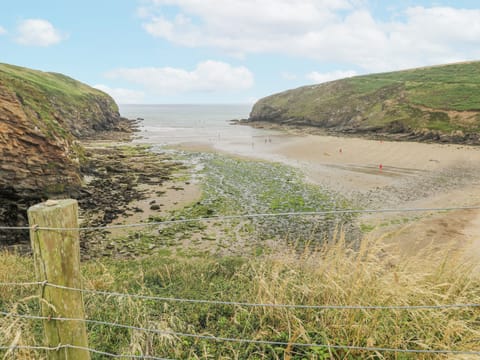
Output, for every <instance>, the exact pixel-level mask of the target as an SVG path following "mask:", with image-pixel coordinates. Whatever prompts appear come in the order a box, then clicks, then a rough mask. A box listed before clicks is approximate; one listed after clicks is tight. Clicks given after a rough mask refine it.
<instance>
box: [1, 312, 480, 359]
mask: <svg viewBox="0 0 480 360" xmlns="http://www.w3.org/2000/svg"><path fill="white" fill-rule="evenodd" d="M0 315H3V316H7V315H8V316H12V317H17V318H21V319H30V320H48V321H52V320H53V321H74V322H85V323H87V324H93V325H105V326H112V327H116V328H121V329H127V330H136V331H142V332H149V333H153V334H158V335H170V336H176V337H181V338H182V337H183V338H194V339H202V340H211V341H216V342H234V343H243V344H256V345H271V346H285V347H287V346H290V347H292V346H295V347H310V348H311V347H317V348H318V347H320V348H325V349H328V350H330V349H334V350H360V351H379V352H393V353H411V354H453V355H480V351H462V350H448V349H445V350H444V349H394V348H383V347H368V346H354V345H332V344H318V343H299V342H284V341H270V340H255V339H242V338H232V337H221V336H213V335H201V334H190V333H183V332H176V331H170V330H160V329H153V328H145V327H140V326H133V325H126V324H119V323H115V322H108V321H100V320H92V319H73V318H64V317H47V316H35V315H20V314H12V313H7V312H4V311H0ZM65 346H71V345H65ZM53 349H55V350H57V348H53ZM53 349H52V350H53ZM84 349H85V350H86V349H87V348H84ZM105 354H106V353H105ZM128 356H130V357H131V356H132V355H128ZM118 357H122V355H118Z"/></svg>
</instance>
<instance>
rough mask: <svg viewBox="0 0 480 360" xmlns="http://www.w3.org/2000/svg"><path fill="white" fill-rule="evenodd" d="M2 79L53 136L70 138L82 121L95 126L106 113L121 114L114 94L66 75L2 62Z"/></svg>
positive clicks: (41, 125) (32, 116) (30, 113)
mask: <svg viewBox="0 0 480 360" xmlns="http://www.w3.org/2000/svg"><path fill="white" fill-rule="evenodd" d="M0 81H1V83H2V85H3V86H6V87H7V88H8V89H9V90H10V91H11V92H12V93H13V94H15V95H16V96H17V98H18V99H19V100H20V102H21V103H22V106H23V108H24V111H25V112H26V114H27V116H28V117H29V119H30V120H31V121H32V122H33V123H34V124H35V126H37V127H38V128H39V129H40V130H42V131H43V132H44V133H45V134H47V135H48V136H49V137H51V138H54V137H60V138H70V137H71V135H70V132H71V131H72V129H74V128H75V126H78V125H79V123H83V122H86V121H89V122H90V125H91V126H95V124H96V123H97V122H101V121H102V120H101V119H100V118H101V117H103V116H105V114H107V113H111V114H115V113H118V107H117V105H116V104H115V102H114V101H113V100H112V99H111V98H110V96H108V95H107V94H105V93H104V92H102V91H100V90H97V89H94V88H92V87H90V86H88V85H86V84H83V83H81V82H79V81H76V80H74V79H72V78H70V77H68V76H65V75H62V74H57V73H48V72H42V71H37V70H32V69H27V68H23V67H19V66H14V65H8V64H0ZM75 135H76V136H78V135H79V134H75Z"/></svg>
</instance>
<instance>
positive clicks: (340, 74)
mask: <svg viewBox="0 0 480 360" xmlns="http://www.w3.org/2000/svg"><path fill="white" fill-rule="evenodd" d="M355 75H357V72H356V71H354V70H347V71H342V70H337V71H331V72H326V73H319V72H317V71H312V72H311V73H309V74H307V76H306V78H307V79H308V80H311V81H313V82H314V83H324V82H327V81H332V80H337V79H344V78H348V77H352V76H355Z"/></svg>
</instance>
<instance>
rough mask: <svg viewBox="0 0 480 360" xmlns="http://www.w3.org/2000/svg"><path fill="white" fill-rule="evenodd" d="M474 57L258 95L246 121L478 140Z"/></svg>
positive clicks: (478, 84)
mask: <svg viewBox="0 0 480 360" xmlns="http://www.w3.org/2000/svg"><path fill="white" fill-rule="evenodd" d="M478 74H480V62H468V63H459V64H450V65H442V66H435V67H429V68H419V69H412V70H406V71H398V72H392V73H384V74H373V75H365V76H357V77H353V78H348V79H342V80H336V81H331V82H327V83H323V84H318V85H312V86H303V87H300V88H297V89H293V90H288V91H284V92H282V93H278V94H275V95H271V96H268V97H265V98H263V99H260V100H259V101H258V102H257V103H256V104H255V105H254V107H253V109H252V111H251V113H250V117H249V119H248V121H247V122H250V123H255V122H267V123H275V124H280V125H282V126H287V127H288V126H289V127H292V126H293V127H297V128H298V127H304V128H305V129H306V130H308V128H311V129H314V128H321V129H324V130H327V131H328V132H330V133H337V134H362V135H365V134H366V135H375V136H377V135H379V136H384V137H391V138H398V139H401V138H408V139H410V140H421V141H441V142H455V143H470V144H478V143H479V136H478V134H479V133H480V76H479V75H478Z"/></svg>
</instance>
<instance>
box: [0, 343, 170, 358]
mask: <svg viewBox="0 0 480 360" xmlns="http://www.w3.org/2000/svg"><path fill="white" fill-rule="evenodd" d="M61 349H77V350H85V351H88V352H91V353H94V354H98V355H104V356H109V357H113V358H129V359H150V360H173V359H167V358H160V357H156V356H151V355H133V354H127V355H120V354H112V353H109V352H105V351H100V350H97V349H92V348H89V347H84V346H77V345H70V344H66V345H62V344H59V345H58V346H55V347H49V346H31V345H11V346H0V350H12V351H15V350H45V351H58V350H61Z"/></svg>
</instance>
